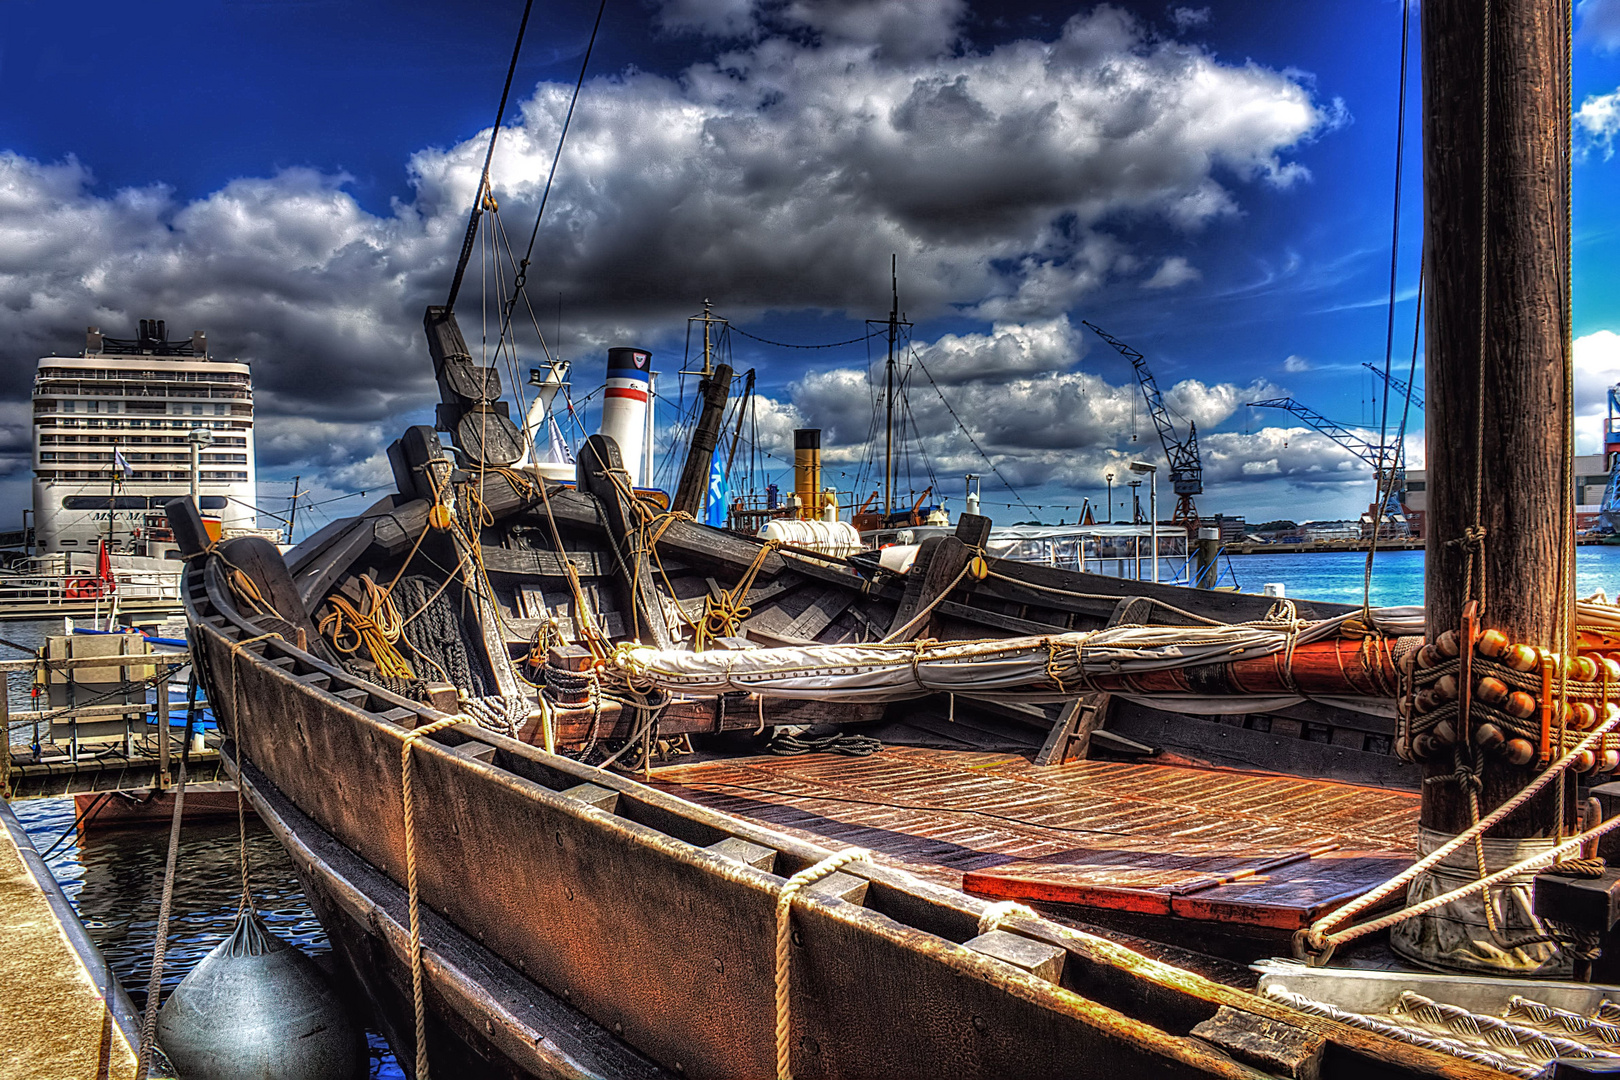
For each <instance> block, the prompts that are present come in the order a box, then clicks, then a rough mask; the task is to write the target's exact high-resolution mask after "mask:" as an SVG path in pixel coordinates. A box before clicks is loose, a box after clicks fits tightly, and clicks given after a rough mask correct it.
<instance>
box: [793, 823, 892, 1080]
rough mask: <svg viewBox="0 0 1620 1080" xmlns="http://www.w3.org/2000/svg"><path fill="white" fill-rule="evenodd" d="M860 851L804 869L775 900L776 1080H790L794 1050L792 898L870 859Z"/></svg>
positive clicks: (826, 859) (850, 851)
mask: <svg viewBox="0 0 1620 1080" xmlns="http://www.w3.org/2000/svg"><path fill="white" fill-rule="evenodd" d="M871 854H872V853H871V852H869V851H865V850H863V849H861V848H847V849H845V850H844V851H840V852H838V853H837V854H834V855H829V856H827V857H826V858H825V859H822V860H821V861H820V862H818V863H816V864H815V865H814V866H808V867H805V868H804V869H803V870H800V871H799V872H798V873H797V874H794V875H793V876H792V877H790V878H788V879H787V882H786V883H785V884H784V885H783V886H782V891H781V892H780V893H778V894H777V897H776V1076H777V1080H793V1062H792V1057H793V1050H792V1043H791V1042H790V1041H789V1032H790V1030H791V1028H792V1026H793V1013H792V1007H791V999H790V997H789V994H788V975H789V973H790V971H789V966H788V965H789V962H790V959H791V956H792V953H791V947H792V945H793V920H792V911H793V898H794V897H796V896H798V895H799V893H800V891H801V890H803V889H807V888H809V887H810V886H811V885H814V884H815V883H816V882H818V881H820V880H821V879H822V878H824V877H828V876H829V875H831V874H833V873H834V872H836V871H837V870H838V869H839V868H840V867H842V866H845V865H847V864H849V863H852V862H857V861H859V860H861V859H867V858H870V857H871Z"/></svg>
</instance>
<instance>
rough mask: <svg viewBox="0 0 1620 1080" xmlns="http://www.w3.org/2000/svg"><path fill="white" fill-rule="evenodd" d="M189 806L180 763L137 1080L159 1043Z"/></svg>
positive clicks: (143, 1076) (143, 1077) (143, 1075)
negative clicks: (165, 970)
mask: <svg viewBox="0 0 1620 1080" xmlns="http://www.w3.org/2000/svg"><path fill="white" fill-rule="evenodd" d="M185 803H186V763H185V759H183V758H182V759H181V761H180V782H179V784H178V785H177V786H176V787H175V791H174V815H173V817H172V819H171V820H170V822H169V854H168V856H167V858H166V859H165V861H164V865H163V896H162V899H160V900H159V901H158V917H157V933H156V935H155V937H154V939H153V941H152V973H151V975H150V976H149V977H148V978H147V980H146V1012H145V1014H144V1015H143V1016H142V1017H141V1045H140V1050H139V1052H138V1053H137V1054H136V1055H135V1056H136V1062H135V1077H136V1080H146V1074H147V1071H148V1070H149V1069H150V1068H151V1067H152V1051H153V1048H154V1047H155V1045H156V1042H157V1018H158V1004H159V1002H160V1000H161V999H162V997H163V958H164V954H165V953H166V952H167V951H168V947H169V910H170V908H171V906H172V905H173V902H174V876H175V874H174V871H175V864H176V863H177V862H178V861H179V858H180V816H181V814H182V813H183V812H184V808H185Z"/></svg>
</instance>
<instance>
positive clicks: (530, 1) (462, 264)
mask: <svg viewBox="0 0 1620 1080" xmlns="http://www.w3.org/2000/svg"><path fill="white" fill-rule="evenodd" d="M533 7H534V0H526V2H525V3H524V5H523V21H522V22H520V23H518V32H517V41H516V42H514V43H513V45H512V62H511V63H510V64H509V65H507V68H506V85H505V86H503V87H501V104H500V107H499V108H497V109H496V110H495V126H494V127H493V128H491V129H490V132H489V149H488V150H486V151H485V152H484V169H483V172H482V173H480V174H479V177H478V191H477V192H476V193H475V194H474V195H473V208H472V217H471V218H470V219H469V220H468V222H467V235H466V238H465V239H463V240H462V241H461V258H460V260H459V261H457V263H456V274H455V277H454V278H452V279H451V281H450V298H449V299H448V300H446V301H445V302H444V309H445V311H447V312H449V311H454V310H455V308H456V294H457V293H459V292H460V291H461V277H462V274H464V273H465V272H466V270H467V259H468V258H469V257H470V256H471V255H472V246H473V239H474V237H475V236H476V235H477V233H478V216H479V214H480V213H482V212H483V208H484V196H485V195H487V194H488V192H489V163H490V160H491V159H492V158H494V157H495V140H496V139H497V138H498V137H499V136H500V134H501V119H502V118H503V117H505V116H506V98H507V95H508V94H510V93H511V92H512V76H513V75H515V74H517V62H518V54H519V53H520V52H522V51H523V32H524V31H525V30H527V29H528V27H529V10H530V9H531V8H533Z"/></svg>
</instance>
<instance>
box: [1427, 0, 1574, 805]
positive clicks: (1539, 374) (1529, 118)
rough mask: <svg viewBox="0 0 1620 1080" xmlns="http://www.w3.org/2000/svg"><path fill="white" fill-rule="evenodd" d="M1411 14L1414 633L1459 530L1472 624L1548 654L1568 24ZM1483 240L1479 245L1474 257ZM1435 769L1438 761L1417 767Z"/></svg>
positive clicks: (1445, 597) (1445, 8)
mask: <svg viewBox="0 0 1620 1080" xmlns="http://www.w3.org/2000/svg"><path fill="white" fill-rule="evenodd" d="M1487 4H1489V6H1490V7H1491V8H1492V9H1493V10H1494V20H1493V26H1492V30H1491V40H1492V56H1491V65H1490V68H1491V80H1490V118H1491V119H1490V126H1489V138H1490V145H1489V148H1488V150H1489V159H1490V172H1489V177H1488V182H1487V185H1486V187H1485V193H1486V195H1487V197H1488V199H1489V201H1490V208H1489V216H1488V219H1487V224H1486V225H1484V226H1483V227H1482V220H1481V212H1480V202H1481V194H1482V190H1481V181H1480V178H1481V168H1482V150H1483V149H1485V148H1484V147H1482V145H1481V133H1482V104H1483V95H1482V93H1481V90H1482V80H1483V71H1482V70H1481V68H1482V65H1481V62H1480V61H1481V55H1482V49H1481V46H1482V43H1483V40H1484V25H1483V21H1484V10H1485V8H1486V6H1487ZM1422 13H1423V14H1422V18H1423V55H1424V61H1425V63H1424V79H1423V100H1424V123H1423V138H1424V157H1423V173H1424V174H1423V190H1424V214H1425V237H1426V244H1427V256H1426V259H1427V267H1428V282H1427V285H1426V289H1427V292H1428V296H1429V300H1428V312H1427V323H1426V326H1425V329H1426V331H1427V334H1426V337H1427V363H1426V369H1427V390H1428V408H1427V416H1428V425H1427V432H1428V440H1427V443H1428V445H1427V465H1428V478H1429V510H1428V522H1427V525H1428V545H1427V553H1426V555H1425V561H1424V571H1425V580H1426V581H1427V583H1428V585H1427V591H1428V597H1427V599H1428V633H1429V637H1430V640H1433V639H1434V638H1435V637H1436V636H1438V635H1439V634H1440V633H1441V632H1442V631H1444V630H1448V629H1453V628H1456V627H1457V626H1458V624H1459V619H1460V618H1461V615H1462V610H1463V605H1464V603H1465V602H1466V600H1467V599H1468V597H1469V595H1470V594H1469V588H1468V585H1467V582H1466V581H1465V578H1464V571H1465V569H1466V566H1465V563H1466V560H1467V549H1466V543H1467V541H1466V534H1467V531H1468V529H1469V528H1470V527H1471V526H1472V525H1473V524H1474V523H1475V521H1476V520H1477V521H1478V523H1479V524H1480V525H1481V526H1483V527H1484V529H1485V535H1484V537H1483V540H1482V543H1481V546H1480V547H1479V548H1478V549H1477V552H1476V555H1475V558H1476V559H1480V560H1483V563H1484V597H1483V599H1484V603H1483V604H1482V605H1481V608H1482V612H1481V625H1482V626H1491V627H1495V628H1497V629H1500V630H1502V631H1504V632H1505V633H1506V634H1507V635H1508V636H1509V637H1510V638H1511V639H1512V640H1514V641H1522V642H1526V643H1529V644H1532V645H1542V646H1546V647H1548V648H1556V647H1557V643H1556V642H1555V641H1554V635H1555V631H1556V627H1557V620H1558V608H1559V604H1560V602H1561V598H1560V596H1559V581H1558V565H1559V558H1560V554H1561V548H1562V546H1563V543H1564V537H1565V531H1566V530H1567V529H1568V527H1569V523H1568V522H1567V521H1565V520H1563V518H1564V516H1565V513H1566V509H1565V508H1566V503H1567V493H1565V492H1563V491H1562V490H1561V488H1562V486H1563V485H1564V484H1567V483H1568V482H1569V480H1568V478H1567V477H1565V476H1564V475H1563V473H1564V449H1565V446H1566V445H1567V444H1568V441H1569V439H1570V438H1571V433H1570V432H1569V430H1568V429H1567V426H1566V420H1565V417H1566V416H1567V401H1566V395H1567V393H1568V392H1569V388H1568V387H1566V386H1565V376H1564V348H1565V341H1564V334H1565V331H1564V307H1565V297H1566V295H1567V293H1566V289H1567V280H1566V274H1567V263H1566V259H1565V252H1566V251H1568V244H1569V231H1568V220H1569V219H1568V216H1567V210H1566V204H1565V191H1564V176H1565V168H1566V162H1565V160H1564V154H1565V147H1566V145H1567V144H1566V143H1565V132H1566V131H1567V126H1566V125H1567V122H1568V119H1569V116H1568V101H1569V98H1568V95H1567V93H1560V92H1559V91H1560V89H1561V88H1562V87H1563V86H1564V71H1565V59H1564V49H1565V35H1566V26H1565V19H1566V18H1567V17H1568V11H1567V8H1564V7H1562V6H1561V5H1558V4H1554V3H1549V2H1547V0H1484V2H1482V0H1425V2H1424V4H1423V8H1422ZM1482 239H1484V242H1485V243H1486V244H1487V245H1488V247H1487V255H1488V257H1487V258H1486V259H1484V260H1483V262H1482V259H1481V254H1480V250H1481V242H1482ZM1482 265H1483V266H1484V268H1485V272H1486V281H1485V308H1486V322H1485V327H1484V331H1483V340H1484V370H1483V372H1481V371H1480V368H1479V364H1480V351H1481V338H1482V332H1481V326H1480V316H1479V311H1480V273H1481V267H1482ZM1481 388H1483V391H1484V402H1483V408H1484V415H1483V417H1482V418H1481V417H1480V414H1479V409H1480V407H1481V406H1480V402H1479V400H1478V396H1479V392H1480V390H1481ZM1481 419H1483V424H1482V425H1481V424H1480V420H1481ZM1476 477H1477V479H1476ZM1476 484H1477V487H1478V492H1477V503H1476V490H1475V489H1476ZM1476 506H1477V510H1476ZM1477 573H1478V571H1477V570H1476V574H1477ZM1476 593H1477V590H1476ZM1476 598H1477V597H1476ZM1451 768H1452V765H1451V762H1450V761H1449V760H1445V759H1441V760H1439V761H1436V762H1435V763H1433V764H1432V765H1431V767H1430V772H1431V773H1444V772H1449V771H1450V770H1451ZM1482 772H1483V776H1482V779H1483V781H1484V790H1483V791H1482V792H1481V800H1482V802H1483V804H1484V805H1486V806H1487V807H1491V806H1496V805H1498V804H1500V803H1501V802H1503V801H1504V800H1505V799H1506V798H1507V797H1508V796H1509V795H1511V794H1512V793H1514V792H1515V791H1517V790H1518V789H1520V788H1521V787H1523V786H1524V783H1525V780H1526V777H1527V775H1528V770H1527V769H1526V768H1520V767H1514V766H1511V765H1508V764H1506V763H1505V762H1504V761H1503V760H1502V759H1500V758H1486V759H1485V760H1484V762H1483V768H1482ZM1423 796H1424V798H1423V824H1424V825H1426V826H1427V827H1429V828H1432V829H1437V830H1441V831H1444V832H1453V833H1455V832H1459V831H1461V830H1462V829H1463V828H1464V827H1466V826H1467V825H1468V824H1469V810H1468V808H1467V800H1466V799H1465V798H1464V797H1462V796H1461V794H1460V793H1459V791H1458V789H1457V787H1456V786H1455V785H1451V784H1428V785H1425V787H1424V792H1423ZM1551 796H1552V789H1551V788H1549V789H1548V795H1547V798H1542V799H1538V800H1535V801H1532V802H1531V803H1530V804H1529V805H1528V806H1526V807H1525V809H1524V811H1523V812H1521V813H1518V814H1516V815H1514V816H1513V817H1510V818H1508V819H1507V821H1505V822H1504V823H1503V825H1502V827H1501V828H1500V829H1498V830H1497V831H1496V834H1497V835H1503V836H1541V835H1548V834H1550V833H1551V832H1552V831H1554V830H1555V827H1556V817H1555V814H1554V812H1553V807H1552V804H1551V802H1550V799H1551Z"/></svg>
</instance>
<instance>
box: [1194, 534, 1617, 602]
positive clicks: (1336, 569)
mask: <svg viewBox="0 0 1620 1080" xmlns="http://www.w3.org/2000/svg"><path fill="white" fill-rule="evenodd" d="M1423 554H1424V553H1423V552H1422V551H1380V552H1378V553H1377V554H1375V555H1374V556H1373V575H1372V589H1371V600H1372V604H1373V606H1374V607H1389V606H1393V605H1397V604H1421V603H1423ZM1366 566H1367V555H1366V553H1365V552H1360V551H1313V552H1299V553H1289V554H1282V555H1233V556H1232V557H1231V558H1230V559H1228V558H1227V557H1226V556H1224V555H1223V556H1222V557H1221V584H1222V585H1228V584H1231V575H1232V574H1234V573H1235V574H1236V576H1237V584H1238V587H1239V588H1240V589H1241V590H1242V591H1243V592H1248V593H1258V592H1261V591H1263V590H1264V587H1265V585H1266V583H1268V582H1277V583H1280V584H1282V585H1283V586H1284V587H1285V590H1286V593H1287V595H1288V596H1291V597H1294V598H1295V599H1305V600H1327V601H1332V602H1334V603H1339V604H1359V603H1361V593H1362V577H1363V573H1364V571H1365V569H1366ZM1575 590H1576V592H1575V595H1577V596H1581V597H1586V596H1591V595H1592V594H1593V593H1597V592H1601V593H1603V594H1604V595H1605V596H1607V597H1608V598H1609V599H1610V600H1611V601H1613V600H1615V599H1616V598H1617V597H1620V547H1609V546H1605V545H1602V544H1588V545H1585V546H1582V547H1578V548H1576V549H1575Z"/></svg>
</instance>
